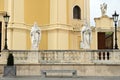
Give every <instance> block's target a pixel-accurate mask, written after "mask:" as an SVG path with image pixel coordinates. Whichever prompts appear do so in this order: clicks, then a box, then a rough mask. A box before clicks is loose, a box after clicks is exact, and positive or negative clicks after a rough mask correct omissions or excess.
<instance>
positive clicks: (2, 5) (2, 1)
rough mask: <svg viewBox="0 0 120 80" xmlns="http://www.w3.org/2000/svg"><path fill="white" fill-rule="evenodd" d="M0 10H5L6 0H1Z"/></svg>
mask: <svg viewBox="0 0 120 80" xmlns="http://www.w3.org/2000/svg"><path fill="white" fill-rule="evenodd" d="M0 11H4V0H0Z"/></svg>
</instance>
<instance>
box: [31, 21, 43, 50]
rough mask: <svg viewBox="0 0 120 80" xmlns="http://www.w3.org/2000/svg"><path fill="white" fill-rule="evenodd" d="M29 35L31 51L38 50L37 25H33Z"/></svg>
mask: <svg viewBox="0 0 120 80" xmlns="http://www.w3.org/2000/svg"><path fill="white" fill-rule="evenodd" d="M30 35H31V43H32V50H38V48H39V43H40V40H41V30H40V28H39V27H38V25H37V23H34V25H33V27H32V29H31V32H30Z"/></svg>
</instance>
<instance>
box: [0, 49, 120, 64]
mask: <svg viewBox="0 0 120 80" xmlns="http://www.w3.org/2000/svg"><path fill="white" fill-rule="evenodd" d="M8 53H12V54H13V55H14V61H15V64H30V63H34V60H35V59H37V60H38V64H120V50H39V51H32V50H9V51H3V52H2V53H1V58H0V59H1V61H2V62H4V63H6V60H7V56H8ZM36 53H37V56H36V58H34V59H33V61H32V62H30V61H29V60H28V57H29V56H28V55H29V54H32V55H34V54H36Z"/></svg>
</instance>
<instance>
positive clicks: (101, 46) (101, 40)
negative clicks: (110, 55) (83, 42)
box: [98, 32, 105, 49]
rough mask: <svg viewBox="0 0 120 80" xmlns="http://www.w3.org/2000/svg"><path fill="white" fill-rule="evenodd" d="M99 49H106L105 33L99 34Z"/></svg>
mask: <svg viewBox="0 0 120 80" xmlns="http://www.w3.org/2000/svg"><path fill="white" fill-rule="evenodd" d="M98 49H105V32H98Z"/></svg>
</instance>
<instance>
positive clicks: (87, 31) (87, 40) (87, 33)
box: [81, 23, 92, 49]
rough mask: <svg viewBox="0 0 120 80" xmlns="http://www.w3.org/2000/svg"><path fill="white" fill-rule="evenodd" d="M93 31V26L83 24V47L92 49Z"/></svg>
mask: <svg viewBox="0 0 120 80" xmlns="http://www.w3.org/2000/svg"><path fill="white" fill-rule="evenodd" d="M91 37H92V31H91V28H90V27H89V26H88V25H87V23H86V24H84V25H83V27H82V30H81V40H82V41H81V48H83V49H90V44H91Z"/></svg>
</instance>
